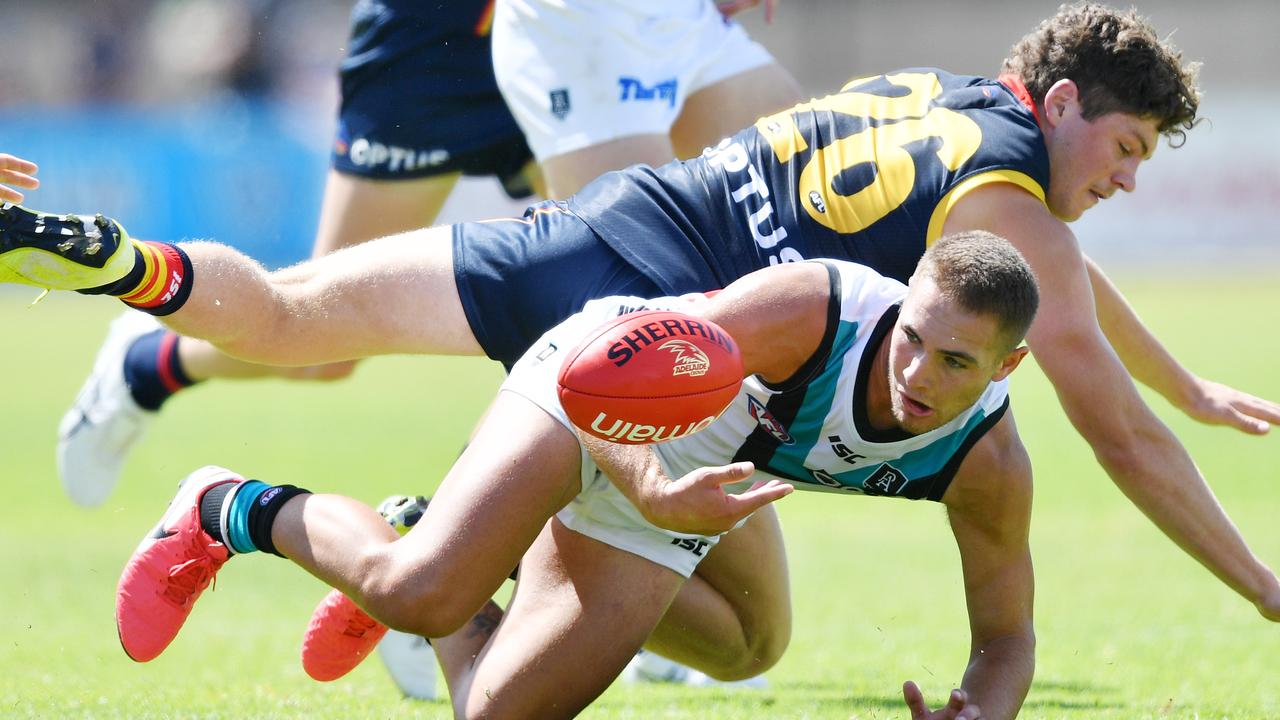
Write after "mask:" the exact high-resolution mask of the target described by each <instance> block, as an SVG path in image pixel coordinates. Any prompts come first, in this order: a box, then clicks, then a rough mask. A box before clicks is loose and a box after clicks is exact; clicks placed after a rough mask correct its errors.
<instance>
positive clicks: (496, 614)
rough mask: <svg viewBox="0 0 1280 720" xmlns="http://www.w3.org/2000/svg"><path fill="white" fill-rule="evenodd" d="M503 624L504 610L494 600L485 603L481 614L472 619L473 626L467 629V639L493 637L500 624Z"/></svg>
mask: <svg viewBox="0 0 1280 720" xmlns="http://www.w3.org/2000/svg"><path fill="white" fill-rule="evenodd" d="M500 622H502V608H500V607H498V606H497V604H496V603H494V602H493V601H492V600H490V601H488V602H486V603H485V605H484V607H483V608H481V609H480V612H478V613H476V615H475V617H473V618H471V625H470V626H469V627H468V628H467V637H469V638H474V637H485V638H488V637H490V636H492V635H493V631H494V630H497V629H498V623H500Z"/></svg>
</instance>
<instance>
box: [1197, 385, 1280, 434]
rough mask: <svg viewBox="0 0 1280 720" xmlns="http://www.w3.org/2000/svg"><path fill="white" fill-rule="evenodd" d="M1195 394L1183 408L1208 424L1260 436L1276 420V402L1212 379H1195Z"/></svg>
mask: <svg viewBox="0 0 1280 720" xmlns="http://www.w3.org/2000/svg"><path fill="white" fill-rule="evenodd" d="M1196 388H1197V390H1198V392H1199V394H1198V396H1197V397H1195V398H1192V399H1191V401H1190V402H1188V403H1187V404H1186V406H1185V407H1184V408H1183V411H1184V412H1186V413H1187V415H1189V416H1191V417H1192V418H1193V419H1195V420H1199V421H1200V422H1202V423H1206V424H1209V425H1229V426H1231V427H1233V428H1235V429H1237V430H1240V431H1241V432H1246V433H1249V434H1250V435H1262V434H1264V433H1266V432H1267V431H1268V430H1270V429H1271V424H1272V423H1280V404H1277V403H1274V402H1271V401H1270V400H1264V399H1262V398H1260V397H1255V396H1253V395H1250V394H1249V393H1246V392H1241V391H1239V390H1236V389H1235V388H1233V387H1229V386H1227V385H1223V384H1222V383H1218V382H1214V381H1212V380H1205V379H1204V378H1198V379H1197V380H1196Z"/></svg>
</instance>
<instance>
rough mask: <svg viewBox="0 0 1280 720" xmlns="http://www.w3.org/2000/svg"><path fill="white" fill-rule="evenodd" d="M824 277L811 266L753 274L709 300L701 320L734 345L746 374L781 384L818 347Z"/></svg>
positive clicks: (826, 302)
mask: <svg viewBox="0 0 1280 720" xmlns="http://www.w3.org/2000/svg"><path fill="white" fill-rule="evenodd" d="M829 273H830V271H829V270H828V268H827V267H826V266H825V265H823V264H822V263H816V262H802V263H785V264H782V265H775V266H773V267H769V268H765V269H763V270H757V271H756V272H753V273H750V274H748V275H745V276H743V277H742V278H740V279H738V280H736V281H734V282H733V283H731V284H730V285H729V286H728V287H727V288H725V289H724V290H723V291H721V292H720V293H719V294H717V295H716V296H715V297H714V298H712V300H711V302H710V303H708V304H707V305H706V306H705V309H704V310H703V314H704V315H705V316H706V317H707V319H709V320H712V321H713V322H715V323H717V324H718V325H720V327H722V328H724V329H725V330H726V331H728V333H729V335H730V336H731V337H733V338H734V339H735V340H736V341H737V342H738V345H739V347H740V348H741V349H742V357H743V364H744V366H745V368H746V370H747V372H748V373H749V374H759V375H761V376H762V377H764V378H765V379H766V380H782V379H785V378H787V377H790V376H791V374H792V373H794V372H795V371H796V370H797V369H799V368H800V367H801V366H802V365H803V364H804V362H805V361H806V360H808V359H809V357H810V356H811V355H812V354H813V353H814V351H816V350H817V347H818V345H819V343H821V341H822V336H823V334H824V333H825V331H826V326H827V320H828V308H829V306H830V302H831V280H830V275H829Z"/></svg>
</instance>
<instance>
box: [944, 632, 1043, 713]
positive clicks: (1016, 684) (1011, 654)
mask: <svg viewBox="0 0 1280 720" xmlns="http://www.w3.org/2000/svg"><path fill="white" fill-rule="evenodd" d="M1035 669H1036V642H1035V636H1034V635H1032V634H1030V633H1029V632H1028V633H1027V634H1025V635H1012V636H1008V637H1003V638H998V639H996V640H992V641H989V642H986V643H984V644H982V645H975V646H974V648H973V652H972V654H971V655H970V657H969V667H968V668H966V669H965V673H964V682H963V683H962V684H961V687H962V688H963V689H964V691H965V692H966V693H968V694H969V700H970V702H972V703H974V704H975V705H977V706H978V707H980V708H982V717H983V718H984V720H1002V719H1003V718H1013V717H1017V715H1018V710H1019V708H1021V707H1022V701H1023V700H1024V699H1025V698H1026V697H1027V690H1028V689H1030V688H1031V679H1032V677H1033V676H1034V675H1035Z"/></svg>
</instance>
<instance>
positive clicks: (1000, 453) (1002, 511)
mask: <svg viewBox="0 0 1280 720" xmlns="http://www.w3.org/2000/svg"><path fill="white" fill-rule="evenodd" d="M1031 496H1032V480H1031V457H1030V455H1028V454H1027V449H1026V447H1025V446H1023V444H1022V439H1021V438H1020V437H1019V436H1018V430H1017V426H1016V424H1015V422H1014V419H1013V412H1012V410H1009V411H1006V412H1005V415H1004V417H1002V418H1001V419H1000V421H999V422H997V423H996V424H995V426H994V427H992V428H991V430H989V431H988V432H987V434H986V435H983V437H982V439H981V440H979V441H978V442H977V443H976V444H975V445H974V446H973V448H972V449H970V450H969V453H968V455H966V456H965V459H964V462H962V463H961V464H960V469H959V470H958V471H957V473H956V477H955V479H954V480H952V482H951V485H950V486H949V487H948V488H947V492H946V494H945V495H943V497H942V502H943V504H945V505H946V506H947V512H948V514H949V515H950V516H951V518H952V522H953V523H955V522H956V521H957V520H963V521H965V522H967V523H968V524H970V525H973V526H975V528H978V529H981V530H983V531H984V532H985V533H988V534H996V535H1002V534H1005V533H1010V532H1012V533H1018V534H1022V533H1025V532H1026V529H1027V528H1028V527H1029V525H1030V518H1031Z"/></svg>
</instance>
